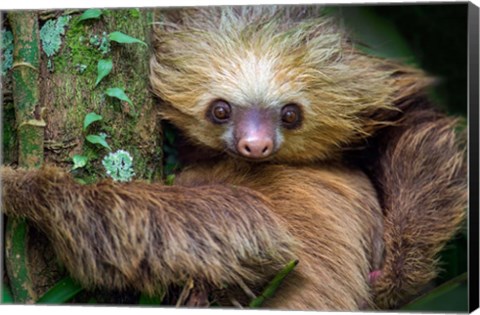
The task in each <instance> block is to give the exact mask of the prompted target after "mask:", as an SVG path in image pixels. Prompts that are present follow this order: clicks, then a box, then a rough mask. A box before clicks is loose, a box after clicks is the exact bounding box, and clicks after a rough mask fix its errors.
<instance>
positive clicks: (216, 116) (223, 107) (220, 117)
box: [209, 100, 232, 124]
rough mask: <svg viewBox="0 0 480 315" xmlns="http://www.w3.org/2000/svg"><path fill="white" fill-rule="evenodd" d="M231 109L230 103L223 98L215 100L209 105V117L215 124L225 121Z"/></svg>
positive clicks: (228, 117)
mask: <svg viewBox="0 0 480 315" xmlns="http://www.w3.org/2000/svg"><path fill="white" fill-rule="evenodd" d="M231 112H232V109H231V107H230V104H228V103H227V102H226V101H223V100H217V101H215V102H213V103H212V105H211V107H210V114H209V117H210V119H211V120H212V121H213V122H214V123H216V124H223V123H226V122H227V121H228V120H229V119H230V114H231Z"/></svg>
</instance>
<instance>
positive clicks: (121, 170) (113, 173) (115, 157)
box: [102, 150, 135, 182]
mask: <svg viewBox="0 0 480 315" xmlns="http://www.w3.org/2000/svg"><path fill="white" fill-rule="evenodd" d="M102 164H103V166H104V167H105V170H106V171H107V174H108V176H110V177H111V178H112V179H113V180H115V181H119V182H128V181H130V180H132V177H133V176H134V175H135V172H134V171H133V158H132V156H131V155H130V153H128V152H127V151H124V150H118V151H116V152H114V153H110V154H109V155H107V156H105V157H104V158H103V160H102Z"/></svg>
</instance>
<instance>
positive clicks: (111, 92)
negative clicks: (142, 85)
mask: <svg viewBox="0 0 480 315" xmlns="http://www.w3.org/2000/svg"><path fill="white" fill-rule="evenodd" d="M105 93H106V94H107V95H108V96H110V97H115V98H118V99H119V100H122V101H125V102H128V103H129V104H130V105H132V106H133V103H132V101H131V100H130V99H129V98H128V96H127V94H125V91H124V90H122V89H121V88H118V87H114V88H109V89H107V90H106V91H105Z"/></svg>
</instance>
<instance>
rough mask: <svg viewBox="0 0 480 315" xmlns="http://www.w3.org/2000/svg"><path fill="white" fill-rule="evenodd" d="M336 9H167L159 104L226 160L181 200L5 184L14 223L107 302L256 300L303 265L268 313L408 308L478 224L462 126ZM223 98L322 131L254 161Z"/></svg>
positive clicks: (38, 176)
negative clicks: (151, 296)
mask: <svg viewBox="0 0 480 315" xmlns="http://www.w3.org/2000/svg"><path fill="white" fill-rule="evenodd" d="M318 10H319V9H318V8H317V7H236V8H227V7H224V8H202V9H175V10H166V11H165V12H164V14H163V15H162V16H161V17H160V22H159V24H158V25H157V26H156V28H155V36H154V56H153V57H152V59H151V83H152V89H153V91H154V93H155V94H156V95H157V96H159V97H160V99H161V100H162V112H163V115H164V118H165V119H167V120H169V121H170V122H172V123H173V124H175V125H176V126H177V127H179V128H180V129H181V130H182V131H183V132H184V133H185V135H186V137H187V139H188V141H189V142H190V144H192V145H193V147H195V148H199V150H196V151H194V152H197V153H199V152H208V151H210V152H214V154H213V155H208V156H206V159H201V158H200V159H197V161H196V162H195V163H192V164H191V165H190V166H189V167H187V168H186V169H185V170H184V171H183V172H182V174H180V175H179V176H178V177H177V179H176V183H175V186H174V187H165V186H162V185H160V184H146V183H141V182H133V183H128V184H117V183H112V182H109V181H105V182H101V183H99V184H96V185H92V186H81V185H78V184H76V183H75V182H74V181H73V180H72V179H71V178H70V177H69V176H68V175H65V174H64V173H62V172H61V171H60V170H58V169H55V168H49V167H47V168H43V169H42V170H38V171H25V170H19V171H14V170H11V169H9V168H4V169H2V173H1V175H2V178H3V197H4V198H3V203H4V204H3V206H4V207H3V209H4V211H6V214H7V215H11V216H21V217H27V218H29V219H30V220H31V221H33V222H35V223H36V224H37V225H38V226H39V227H41V228H42V229H43V230H44V231H45V232H46V233H47V235H49V237H50V238H51V240H52V243H53V245H54V248H55V249H56V252H57V254H58V255H59V257H61V258H62V259H63V261H64V262H65V265H66V266H67V268H68V270H69V271H70V272H71V273H72V276H74V277H75V278H76V279H78V280H79V281H81V282H82V283H83V284H84V285H86V286H89V287H94V286H95V287H96V286H100V287H105V288H110V289H112V288H113V289H123V288H135V289H138V290H141V291H144V292H147V293H153V292H156V290H157V289H158V288H162V287H166V286H170V285H183V284H188V285H190V286H191V287H195V288H197V289H196V290H195V294H194V300H196V301H198V300H202V299H204V298H205V296H206V295H207V294H210V295H214V294H216V293H217V292H219V291H220V292H223V293H222V294H225V295H227V296H229V297H231V298H232V295H234V294H235V296H234V298H235V300H233V301H240V302H243V301H245V300H246V299H244V298H238V296H237V295H236V294H237V292H238V291H236V288H239V287H240V288H242V290H243V291H245V292H247V293H248V292H249V289H248V288H251V290H252V291H253V293H254V294H257V293H258V291H257V288H260V287H262V284H264V283H265V282H266V281H268V279H270V277H271V276H272V274H273V273H274V272H275V271H276V270H278V269H279V268H281V266H282V265H283V264H284V263H285V262H286V261H288V260H289V259H292V258H297V259H299V264H298V266H297V267H296V269H295V270H294V272H293V273H292V274H291V275H289V276H288V277H287V279H286V282H285V283H284V284H282V286H281V287H280V290H279V291H278V292H277V294H276V296H275V297H274V298H273V299H271V300H269V301H268V305H267V306H268V307H274V308H280V309H302V310H307V309H310V310H356V309H359V308H361V307H365V306H369V307H378V308H390V307H395V306H396V305H398V303H399V302H401V301H402V300H404V299H405V298H408V297H409V296H411V295H412V294H415V293H417V292H419V291H420V290H421V289H422V287H423V286H424V285H425V284H426V283H428V282H429V281H430V280H432V279H433V277H434V276H435V274H436V270H437V268H436V257H437V254H438V252H439V251H440V250H441V248H442V246H443V245H444V244H445V242H446V241H447V240H448V239H449V238H450V237H451V236H452V235H453V234H454V233H455V231H456V230H457V228H458V226H459V225H460V223H461V221H462V220H463V217H464V208H465V206H466V174H465V164H464V162H465V161H464V157H463V152H462V151H461V150H460V149H459V147H458V144H457V142H456V138H455V134H454V132H453V127H454V123H455V122H454V121H453V120H451V119H449V118H445V117H444V116H442V115H441V114H438V113H435V112H434V111H433V110H431V109H430V105H429V104H427V103H426V102H423V101H422V99H423V94H424V89H425V88H426V87H427V86H428V84H429V83H430V82H431V80H430V79H429V78H427V77H426V76H424V75H423V73H422V72H421V71H419V70H415V69H411V68H408V67H405V66H402V65H399V64H396V63H393V62H389V61H385V60H382V59H379V58H374V57H371V56H367V55H364V54H362V53H360V52H359V51H357V50H356V49H355V48H354V47H353V46H352V44H351V42H350V41H349V40H348V39H347V38H346V37H345V35H344V34H343V33H342V31H341V29H339V28H338V27H337V26H336V25H335V24H334V23H333V21H331V20H330V19H328V18H325V17H323V16H321V14H320V13H319V11H318ZM218 99H222V100H225V101H228V102H229V103H230V104H231V105H232V110H233V111H234V110H235V109H236V108H268V112H270V113H275V112H278V113H279V112H280V110H281V108H282V107H283V106H284V105H285V104H290V103H295V104H297V105H298V106H300V107H301V109H302V113H303V116H304V120H303V121H302V125H301V127H300V128H297V129H292V130H284V129H282V128H281V127H280V126H279V127H278V128H277V133H278V134H279V136H278V138H279V139H281V140H282V141H281V145H280V148H279V150H278V152H276V153H275V154H274V155H273V156H272V157H271V158H270V160H268V161H262V162H261V163H253V162H249V161H243V160H240V159H238V158H237V157H236V156H233V157H232V156H230V155H227V154H225V153H224V150H225V149H226V145H225V139H226V138H228V135H226V132H227V130H228V128H230V127H231V124H232V123H230V125H228V124H227V125H218V124H217V125H216V124H213V123H212V122H211V121H210V120H208V119H207V111H208V108H209V106H210V104H211V103H212V102H214V101H216V100H218ZM278 120H279V119H278ZM372 271H374V273H373V274H370V276H369V273H370V272H372ZM372 275H376V276H377V277H372ZM373 278H376V279H375V281H373V282H371V281H370V280H371V279H373ZM369 279H370V280H369ZM225 292H226V293H225ZM187 304H188V303H187ZM193 304H195V303H193ZM198 304H203V303H201V301H200V303H198ZM234 304H237V303H236V302H235V303H234Z"/></svg>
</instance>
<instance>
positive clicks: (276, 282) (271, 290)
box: [249, 260, 298, 308]
mask: <svg viewBox="0 0 480 315" xmlns="http://www.w3.org/2000/svg"><path fill="white" fill-rule="evenodd" d="M297 264H298V260H292V261H291V262H289V263H288V264H287V265H286V266H285V268H283V269H282V270H281V271H280V272H279V273H278V274H277V275H276V276H275V278H273V280H272V281H270V283H269V284H268V285H267V286H266V287H265V289H264V290H263V292H262V294H261V295H259V296H257V297H256V298H255V299H253V300H252V301H251V302H250V304H249V306H250V307H252V308H253V307H260V306H261V305H262V304H263V302H264V301H265V300H266V299H268V298H270V297H272V296H273V295H274V294H275V291H277V289H278V287H279V286H280V284H281V283H282V281H283V280H284V279H285V277H286V276H287V275H288V274H289V273H290V272H291V271H292V270H293V268H295V266H296V265H297Z"/></svg>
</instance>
